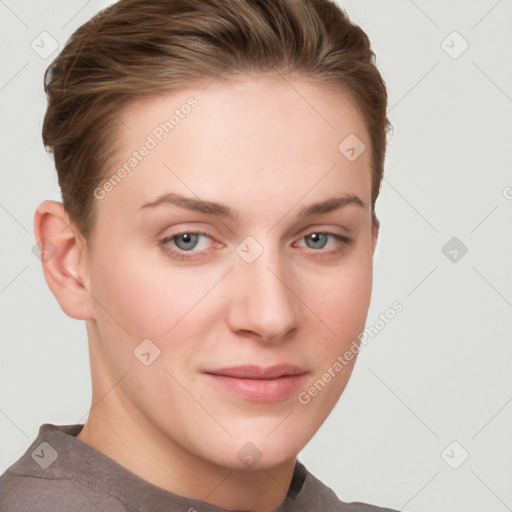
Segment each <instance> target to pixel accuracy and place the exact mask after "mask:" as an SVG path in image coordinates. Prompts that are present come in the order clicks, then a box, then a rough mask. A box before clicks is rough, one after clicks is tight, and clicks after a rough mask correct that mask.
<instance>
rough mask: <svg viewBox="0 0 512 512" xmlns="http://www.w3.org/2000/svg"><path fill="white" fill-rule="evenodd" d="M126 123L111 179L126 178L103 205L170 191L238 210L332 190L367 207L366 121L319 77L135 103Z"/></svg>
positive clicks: (262, 79)
mask: <svg viewBox="0 0 512 512" xmlns="http://www.w3.org/2000/svg"><path fill="white" fill-rule="evenodd" d="M119 117H120V123H119V129H118V133H117V134H116V141H115V146H116V155H117V157H116V161H115V162H114V164H113V166H112V167H111V168H110V169H109V172H108V173H107V177H108V176H113V175H114V174H116V173H118V174H119V172H118V171H119V169H124V171H125V172H121V173H120V174H122V175H123V177H122V179H121V180H116V181H118V182H117V183H116V184H115V186H114V187H112V190H111V192H109V194H108V197H107V198H106V199H108V201H104V203H105V207H106V206H107V204H108V205H110V206H112V207H120V206H123V205H124V207H128V205H132V206H133V208H136V207H138V206H140V205H141V204H143V203H144V202H146V201H148V200H151V198H155V197H156V196H158V195H161V194H163V193H167V192H178V193H183V194H187V195H194V196H196V197H200V198H202V199H206V200H208V199H211V200H216V201H219V200H221V201H222V202H228V203H231V205H232V206H233V208H235V209H243V207H244V206H245V207H249V206H251V205H254V206H255V205H256V204H259V205H260V210H261V201H262V200H264V202H265V203H266V204H267V206H270V205H271V204H275V203H276V202H278V203H279V202H281V203H288V202H289V203H290V204H291V203H292V202H294V203H297V202H300V201H301V197H305V198H306V196H309V197H308V198H309V199H312V200H313V199H316V198H318V197H322V196H323V195H325V194H326V193H332V192H334V193H337V192H339V193H344V192H350V193H355V194H357V195H358V196H360V197H361V199H362V200H363V201H364V202H365V203H369V202H370V190H371V167H370V161H371V156H370V155H371V151H370V139H369V135H368V133H367V129H366V126H365V123H364V120H363V119H362V117H361V115H360V113H359V111H358V109H357V106H356V105H355V104H354V103H353V101H352V100H351V99H350V97H349V96H348V95H347V94H345V93H343V92H342V91H341V90H335V89H333V88H332V87H329V88H328V87H326V86H324V85H321V84H318V83H315V82H314V81H312V80H308V79H303V78H297V77H285V76H279V75H272V76H268V75H267V76H253V77H246V78H244V79H238V80H236V81H229V82H227V81H221V80H214V81H213V82H210V83H205V84H201V85H196V86H194V87H190V88H187V89H182V90H179V91H176V92H172V93H167V94H160V95H157V96H149V97H145V98H143V99H139V100H136V101H134V102H131V103H130V104H128V105H127V106H126V108H125V109H124V110H123V111H122V112H120V113H119ZM347 149H348V150H349V152H348V153H347ZM354 152H356V155H355V156H356V158H354ZM242 198H243V201H242V200H241V199H242ZM308 198H306V199H308ZM305 202H307V201H305ZM305 202H302V203H301V204H305ZM276 213H277V212H276Z"/></svg>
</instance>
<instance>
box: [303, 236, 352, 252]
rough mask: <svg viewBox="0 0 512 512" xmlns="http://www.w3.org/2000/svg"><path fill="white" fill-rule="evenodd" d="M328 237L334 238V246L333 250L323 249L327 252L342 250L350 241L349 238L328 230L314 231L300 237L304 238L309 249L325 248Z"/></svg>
mask: <svg viewBox="0 0 512 512" xmlns="http://www.w3.org/2000/svg"><path fill="white" fill-rule="evenodd" d="M329 239H331V240H334V245H335V247H334V250H330V251H324V252H327V253H332V252H337V251H339V250H342V249H343V247H344V246H346V245H350V244H351V243H352V240H351V239H350V238H348V237H346V236H343V235H339V234H338V233H330V232H328V231H314V232H313V233H309V234H307V235H305V236H303V237H302V238H301V240H306V246H307V247H309V248H310V249H325V248H326V246H327V244H328V242H329Z"/></svg>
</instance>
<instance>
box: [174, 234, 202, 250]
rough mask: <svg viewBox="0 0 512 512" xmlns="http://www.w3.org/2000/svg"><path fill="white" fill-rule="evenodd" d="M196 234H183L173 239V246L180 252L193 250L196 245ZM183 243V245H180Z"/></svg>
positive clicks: (197, 237) (197, 236) (197, 235)
mask: <svg viewBox="0 0 512 512" xmlns="http://www.w3.org/2000/svg"><path fill="white" fill-rule="evenodd" d="M199 236H200V235H199V234H198V233H183V234H181V235H178V236H175V237H174V239H173V240H174V244H175V245H176V247H178V248H179V249H181V250H182V251H187V250H190V249H193V248H194V247H195V246H196V245H197V241H198V239H199ZM181 242H183V243H181Z"/></svg>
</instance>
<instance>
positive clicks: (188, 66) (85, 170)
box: [42, 0, 390, 240]
mask: <svg viewBox="0 0 512 512" xmlns="http://www.w3.org/2000/svg"><path fill="white" fill-rule="evenodd" d="M272 71H283V72H285V73H298V74H300V75H301V76H305V77H309V78H312V79H314V80H315V81H317V82H322V83H325V84H329V85H333V86H335V87H338V88H339V89H341V90H343V91H345V92H348V93H349V94H350V95H351V97H352V98H353V100H354V103H355V105H356V106H357V108H358V109H359V111H360V112H361V114H362V116H363V118H364V120H365V123H366V126H367V129H368V133H369V135H370V138H371V146H372V173H373V176H372V193H371V198H372V200H371V207H372V214H373V220H374V222H375V223H377V225H378V220H377V218H376V216H375V201H376V199H377V196H378V195H379V191H380V186H381V182H382V177H383V168H384V157H385V150H386V142H387V132H388V129H389V127H390V123H389V121H388V118H387V115H386V107H387V92H386V86H385V83H384V81H383V79H382V77H381V75H380V73H379V71H378V70H377V67H376V65H375V55H374V53H373V51H372V49H371V46H370V41H369V39H368V36H367V35H366V33H365V32H364V31H363V30H362V29H361V28H360V27H358V26H357V25H355V24H353V23H352V22H351V21H350V20H349V19H348V16H347V15H346V13H345V12H344V11H343V10H342V9H341V8H340V7H338V6H337V5H336V4H335V3H334V2H333V1H331V0H151V1H150V2H148V1H146V0H120V1H118V2H117V3H115V4H113V5H111V6H110V7H108V8H106V9H104V10H102V11H100V12H99V13H98V14H96V15H95V16H94V17H93V18H92V19H90V20H89V21H88V22H87V23H85V24H84V25H82V26H80V27H79V28H78V29H77V30H76V31H75V32H74V33H73V34H72V36H71V37H70V38H69V40H68V41H67V43H66V45H65V47H64V48H63V50H62V51H61V53H60V54H59V55H58V56H57V57H56V58H55V60H54V61H53V62H52V63H51V64H50V66H49V67H48V69H47V70H46V73H45V91H46V94H47V98H48V108H47V111H46V115H45V118H44V123H43V130H42V133H43V142H44V145H45V147H46V149H47V150H48V151H50V152H52V153H53V156H54V160H55V167H56V170H57V174H58V178H59V185H60V188H61V192H62V200H63V204H64V207H65V209H66V211H67V212H68V214H69V216H70V219H71V221H72V222H74V223H75V224H76V225H77V227H78V228H79V230H80V232H81V233H82V234H83V235H84V236H85V238H86V239H88V240H90V239H91V238H92V237H93V233H94V229H93V228H94V220H95V206H96V202H95V201H94V197H93V191H94V189H95V188H96V187H97V186H98V184H99V183H100V182H101V181H102V180H103V179H104V177H105V175H106V174H107V172H108V166H109V162H111V159H112V158H114V156H115V149H114V148H115V145H114V144H113V142H114V141H115V137H116V133H118V132H119V130H118V125H119V112H120V110H121V109H122V108H123V107H124V106H126V105H127V104H128V103H129V102H130V101H131V100H133V99H135V98H138V97H143V96H151V95H153V94H158V93H163V92H171V91H175V90H178V89H184V88H186V87H188V86H190V85H191V83H192V82H196V81H200V80H205V79H208V78H209V77H211V78H212V79H213V78H214V77H217V76H219V75H222V77H223V78H227V77H228V76H234V77H240V76H241V77H243V75H244V74H248V73H251V74H252V73H263V72H272ZM340 142H341V141H340Z"/></svg>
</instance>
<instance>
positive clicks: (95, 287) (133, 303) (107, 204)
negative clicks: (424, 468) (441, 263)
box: [0, 0, 389, 512]
mask: <svg viewBox="0 0 512 512" xmlns="http://www.w3.org/2000/svg"><path fill="white" fill-rule="evenodd" d="M45 88H46V91H47V95H48V110H47V112H46V117H45V120H44V126H43V140H44V143H45V145H46V147H47V148H48V149H50V150H51V151H52V153H53V155H54V158H55V166H56V169H57V173H58V176H59V184H60V187H61V191H62V199H63V202H62V203H59V202H55V201H45V202H43V203H42V204H41V205H40V206H39V208H38V209H37V211H36V213H35V219H34V230H35V234H36V237H37V240H38V244H39V247H40V250H41V254H42V258H41V259H42V262H43V270H44V274H45V278H46V281H47V283H48V285H49V287H50V288H51V290H52V292H53V293H54V295H55V297H56V298H57V300H58V301H59V304H60V305H61V307H62V309H63V310H64V311H65V312H66V313H67V314H68V315H69V316H71V317H73V318H76V319H79V320H84V321H85V322H86V326H87V332H88V338H89V352H90V358H91V373H92V387H93V399H92V404H91V410H90V413H89V417H88V419H87V422H86V423H85V424H83V425H82V424H79V425H51V424H44V425H42V426H41V427H40V432H39V436H38V438H37V439H36V440H35V441H34V442H33V444H32V445H31V446H30V447H29V449H28V450H27V452H26V453H25V455H24V456H23V457H21V458H20V459H19V460H18V461H17V462H16V463H15V464H14V465H13V466H11V467H10V468H9V469H8V470H7V471H6V472H5V473H4V475H3V476H2V477H1V480H0V483H2V486H1V489H2V490H1V491H0V493H1V494H0V507H3V508H1V510H9V511H13V512H14V511H18V510H19V511H21V510H26V509H33V507H34V506H35V505H37V507H38V510H71V509H80V510H96V509H98V508H99V509H100V510H137V511H142V510H152V511H154V510H199V511H219V510H250V511H255V512H268V511H272V510H279V511H290V510H315V511H316V510H340V511H345V510H354V511H355V510H357V511H360V510H376V511H377V510H389V509H383V508H379V507H376V506H372V505H365V504H362V503H350V504H347V503H344V502H342V501H340V500H339V499H338V498H337V497H336V495H335V494H334V493H333V492H332V490H330V489H329V488H328V487H326V486H325V485H323V484H322V483H321V482H320V481H318V480H317V479H316V478H315V477H314V476H313V475H312V474H311V473H309V471H308V470H307V469H306V468H305V467H304V466H303V465H302V464H301V463H300V462H299V461H297V459H296V456H297V454H298V453H299V452H300V451H301V450H302V448H303V447H304V446H305V445H306V444H307V443H308V441H309V440H310V439H311V438H312V436H313V435H314V434H315V432H316V431H317V430H318V428H319V427H320V426H321V425H322V423H323V422H324V421H325V419H326V418H327V416H328V415H329V413H330V412H331V410H332V409H333V407H334V405H335V404H336V402H337V401H338V399H339V397H340V395H341V393H342V392H343V390H344V388H345V386H346V384H347V382H348V379H349V377H350V374H351V372H352V368H353V365H354V363H355V360H356V356H357V352H358V341H360V339H361V333H362V332H363V331H364V324H365V321H366V315H367V311H368V307H369V303H370V296H371V288H372V258H373V253H374V250H375V246H376V243H377V236H378V230H379V222H378V219H377V217H376V215H375V202H376V199H377V196H378V193H379V188H380V183H381V180H382V173H383V162H384V154H385V146H386V132H387V128H388V126H389V123H388V120H387V117H386V103H387V96H386V88H385V85H384V82H383V80H382V78H381V76H380V74H379V72H378V70H377V69H376V67H375V65H374V55H373V53H372V51H371V48H370V43H369V40H368V38H367V36H366V35H365V33H364V32H363V31H362V30H361V29H360V28H359V27H357V26H355V25H353V24H351V23H350V21H349V20H348V19H347V17H346V16H345V14H344V13H343V12H342V11H341V10H340V9H339V8H338V7H337V6H336V4H334V3H332V2H330V1H329V0H300V1H298V0H279V1H276V0H265V1H262V0H260V1H254V0H194V1H190V0H172V1H170V0H157V1H153V2H145V1H142V0H120V1H119V2H118V3H116V4H114V5H112V6H110V7H109V8H107V9H105V10H104V11H102V12H101V13H99V14H98V15H96V16H95V17H94V18H93V19H91V20H90V21H89V22H87V23H86V24H85V25H83V26H81V27H80V28H79V29H78V30H77V31H76V32H75V33H74V34H73V36H72V37H71V38H70V40H69V41H68V43H67V45H66V47H65V48H64V49H63V51H62V52H61V53H60V55H59V56H58V57H57V58H56V59H55V61H54V62H53V63H52V64H51V65H50V67H49V68H48V70H47V75H46V84H45ZM31 507H32V508H31ZM80 507H81V508H80Z"/></svg>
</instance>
